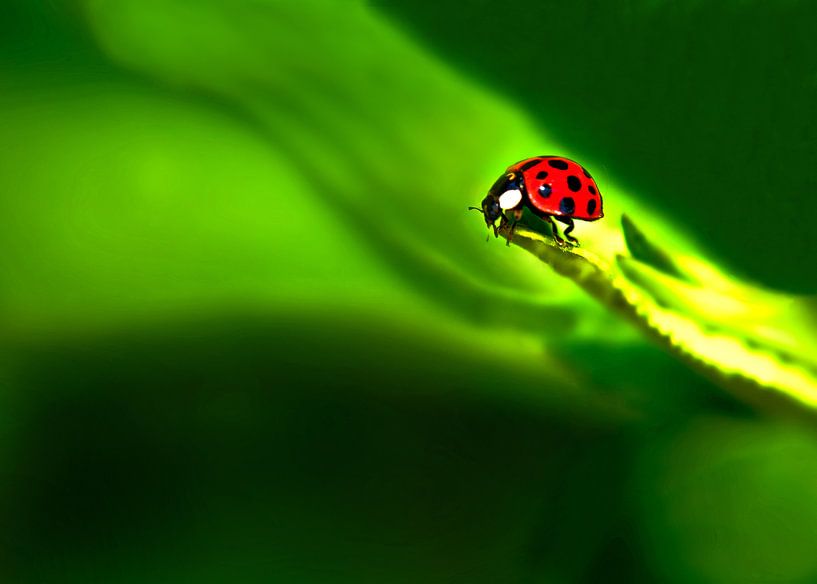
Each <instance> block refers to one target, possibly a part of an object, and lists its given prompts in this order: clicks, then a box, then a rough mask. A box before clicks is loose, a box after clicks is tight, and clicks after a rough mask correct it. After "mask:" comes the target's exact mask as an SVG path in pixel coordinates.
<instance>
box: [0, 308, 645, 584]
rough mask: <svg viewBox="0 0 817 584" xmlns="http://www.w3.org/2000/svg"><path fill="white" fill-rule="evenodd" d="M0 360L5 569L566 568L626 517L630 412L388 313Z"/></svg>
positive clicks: (338, 571)
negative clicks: (455, 345)
mask: <svg viewBox="0 0 817 584" xmlns="http://www.w3.org/2000/svg"><path fill="white" fill-rule="evenodd" d="M372 339H377V341H378V342H377V344H376V345H375V346H373V344H372ZM5 355H6V363H11V364H13V365H12V367H11V370H13V371H14V372H15V374H14V375H13V376H12V380H13V381H12V383H11V384H9V387H8V388H7V390H6V394H5V395H4V398H3V403H4V408H3V409H4V413H3V419H4V420H5V421H6V422H5V423H4V427H5V428H6V430H5V438H4V443H5V446H4V447H3V448H2V450H0V457H2V459H3V460H2V467H3V469H4V470H3V475H2V480H0V501H1V502H0V557H3V558H4V561H3V562H2V563H0V576H2V577H3V580H4V581H14V582H53V581H59V582H87V581H89V580H91V579H96V580H102V581H106V582H124V581H128V582H131V581H143V582H144V581H151V582H182V581H197V582H209V581H213V582H215V581H226V580H233V581H241V582H268V581H271V580H270V578H272V581H286V582H300V581H303V582H314V581H321V582H383V581H389V582H406V583H409V582H418V581H430V582H450V581H452V579H453V580H457V579H458V578H459V577H460V576H461V575H463V574H467V575H468V581H469V582H486V583H489V582H491V583H495V582H498V581H508V580H507V578H508V576H512V577H513V579H514V581H527V580H526V579H528V578H533V579H537V578H541V577H557V578H559V579H564V578H567V579H570V580H572V581H581V580H582V579H583V578H585V577H589V571H592V569H593V568H592V566H593V565H594V564H595V563H596V558H597V557H602V556H607V555H609V554H610V553H612V552H611V548H610V546H611V545H612V544H611V542H613V543H614V542H615V541H616V537H618V536H616V537H612V536H611V537H608V535H610V534H611V533H614V534H618V533H620V532H621V530H622V529H626V526H625V527H622V526H621V525H622V523H626V522H628V521H629V519H628V518H629V515H630V513H629V512H628V511H627V510H626V509H623V508H622V507H621V501H626V497H624V496H623V493H622V492H621V489H622V488H624V485H625V484H626V480H625V477H627V476H628V475H629V473H630V453H631V452H632V450H633V448H632V444H631V441H632V438H631V436H632V435H633V432H632V428H633V425H632V424H633V423H632V420H628V419H625V418H623V417H621V416H620V414H617V413H615V410H613V409H610V408H606V407H605V406H604V405H603V403H601V404H596V405H594V404H593V402H592V400H583V399H578V400H576V401H574V402H573V403H570V400H571V399H574V400H575V399H576V398H575V397H566V395H570V393H569V390H567V389H565V388H559V387H551V386H549V385H548V384H547V383H543V382H542V380H541V379H536V378H534V377H532V376H528V375H526V374H524V373H523V374H521V375H520V376H519V377H518V378H516V379H513V380H510V381H509V380H508V379H507V374H506V373H502V372H498V371H496V370H495V369H493V368H492V367H491V365H490V363H488V362H486V361H485V360H484V358H483V356H474V357H473V358H469V357H467V356H462V355H459V356H458V355H448V356H444V355H443V354H442V353H440V346H438V343H437V342H436V341H435V340H434V339H433V335H430V334H429V335H424V334H411V333H410V332H407V331H406V330H403V329H402V327H400V326H398V325H390V324H388V323H386V322H381V323H379V324H374V323H361V322H358V321H356V320H355V319H353V318H351V317H346V318H335V319H334V320H332V319H320V320H317V319H311V318H309V317H305V316H303V315H298V316H297V317H296V316H289V317H287V316H279V317H277V318H275V319H264V318H249V317H247V318H241V317H238V318H233V319H230V320H225V321H218V320H210V321H209V322H205V323H188V324H178V325H167V326H166V327H165V328H164V331H163V332H157V331H155V330H149V329H145V330H143V331H131V332H129V333H121V334H117V335H108V336H105V337H96V338H83V337H81V336H79V337H76V338H70V339H63V340H62V341H60V342H56V341H55V342H50V343H47V344H46V345H45V346H43V345H41V344H38V345H37V347H36V348H19V347H18V348H17V349H15V350H12V351H6V352H5ZM366 355H368V356H369V357H370V359H371V360H370V361H367V360H366V359H362V356H366ZM341 373H342V374H341ZM509 383H512V384H517V387H514V386H508V385H507V384H509ZM518 385H523V386H524V385H529V386H532V385H536V387H537V389H538V391H539V392H540V393H541V394H542V395H548V394H550V395H551V396H552V397H551V398H549V399H538V398H535V399H528V398H519V394H518V391H519V389H520V388H519V387H518ZM600 484H604V485H605V488H604V489H599V488H598V486H599V485H600ZM633 545H634V544H633ZM622 553H624V552H622ZM614 555H615V554H614ZM615 561H617V562H618V563H619V564H620V565H621V571H622V574H626V573H628V572H629V571H631V570H636V569H641V568H638V567H637V566H636V565H635V564H633V562H636V561H637V558H633V557H629V556H628V555H627V554H625V555H623V556H621V557H618V556H616V558H615ZM631 564H632V565H631Z"/></svg>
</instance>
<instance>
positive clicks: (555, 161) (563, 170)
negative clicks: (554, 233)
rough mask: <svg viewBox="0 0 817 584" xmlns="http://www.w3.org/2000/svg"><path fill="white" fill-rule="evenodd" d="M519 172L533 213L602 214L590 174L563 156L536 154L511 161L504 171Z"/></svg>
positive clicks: (594, 217) (588, 218) (576, 216)
mask: <svg viewBox="0 0 817 584" xmlns="http://www.w3.org/2000/svg"><path fill="white" fill-rule="evenodd" d="M513 172H518V173H519V174H521V175H522V178H523V183H524V190H523V195H524V196H526V197H527V200H528V202H529V207H530V208H531V210H532V211H533V212H534V213H536V214H537V215H542V214H545V215H554V216H558V217H572V218H574V219H583V220H585V221H595V220H597V219H601V218H602V217H604V211H603V210H602V201H601V192H600V191H599V187H598V185H597V184H596V181H595V180H593V177H592V176H590V173H589V172H587V170H585V168H584V167H583V166H582V165H580V164H579V163H578V162H575V161H573V160H570V159H569V158H564V157H563V156H537V157H534V158H526V159H525V160H520V161H519V162H517V163H516V164H512V165H511V166H509V167H508V169H507V170H506V173H513Z"/></svg>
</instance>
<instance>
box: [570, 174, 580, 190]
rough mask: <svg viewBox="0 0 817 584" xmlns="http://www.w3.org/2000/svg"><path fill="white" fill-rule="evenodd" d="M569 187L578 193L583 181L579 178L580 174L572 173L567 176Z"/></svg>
mask: <svg viewBox="0 0 817 584" xmlns="http://www.w3.org/2000/svg"><path fill="white" fill-rule="evenodd" d="M567 188H569V189H570V190H571V191H573V192H574V193H578V192H579V191H580V190H581V188H582V181H580V180H579V177H578V176H573V175H572V174H571V175H570V176H569V177H567Z"/></svg>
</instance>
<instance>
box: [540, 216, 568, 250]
mask: <svg viewBox="0 0 817 584" xmlns="http://www.w3.org/2000/svg"><path fill="white" fill-rule="evenodd" d="M544 219H545V221H547V222H548V223H550V229H551V231H553V240H554V241H555V242H556V245H558V246H559V247H564V246H565V245H566V244H565V240H564V239H562V238H561V237H560V236H559V228H558V227H556V223H555V222H554V221H553V217H551V216H550V215H546V216H545V217H544Z"/></svg>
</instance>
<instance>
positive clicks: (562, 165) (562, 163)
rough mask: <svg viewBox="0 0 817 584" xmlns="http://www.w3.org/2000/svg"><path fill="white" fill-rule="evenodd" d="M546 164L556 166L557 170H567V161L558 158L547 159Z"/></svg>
mask: <svg viewBox="0 0 817 584" xmlns="http://www.w3.org/2000/svg"><path fill="white" fill-rule="evenodd" d="M548 164H549V165H550V166H552V167H553V168H558V169H559V170H567V162H565V161H564V160H559V159H558V158H554V159H553V160H548Z"/></svg>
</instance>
